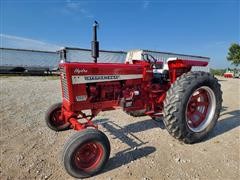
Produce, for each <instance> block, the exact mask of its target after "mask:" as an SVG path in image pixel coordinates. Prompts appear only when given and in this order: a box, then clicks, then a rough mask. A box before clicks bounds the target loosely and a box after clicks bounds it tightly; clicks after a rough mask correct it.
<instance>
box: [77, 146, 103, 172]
mask: <svg viewBox="0 0 240 180" xmlns="http://www.w3.org/2000/svg"><path fill="white" fill-rule="evenodd" d="M73 157H74V163H75V165H76V166H77V167H78V168H79V169H82V170H91V169H94V168H96V167H97V165H98V164H99V162H100V160H101V159H102V157H103V147H102V145H101V144H99V143H97V142H89V143H86V144H83V145H82V146H80V147H79V148H78V149H77V150H76V151H75V153H74V156H73Z"/></svg>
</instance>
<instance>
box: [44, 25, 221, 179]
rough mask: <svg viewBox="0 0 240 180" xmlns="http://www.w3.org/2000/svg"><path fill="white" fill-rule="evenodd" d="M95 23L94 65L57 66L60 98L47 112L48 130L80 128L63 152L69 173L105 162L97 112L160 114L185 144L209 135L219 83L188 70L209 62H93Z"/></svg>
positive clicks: (90, 171)
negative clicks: (95, 122)
mask: <svg viewBox="0 0 240 180" xmlns="http://www.w3.org/2000/svg"><path fill="white" fill-rule="evenodd" d="M96 27H97V24H95V25H94V28H93V29H94V38H93V42H92V43H93V44H92V47H93V57H94V63H81V62H79V63H69V62H65V63H61V64H60V65H59V66H60V71H61V72H60V73H61V82H62V83H61V84H62V102H61V103H57V104H54V105H53V106H51V107H50V108H49V110H48V111H47V113H46V122H47V125H48V127H49V128H51V129H52V130H55V131H63V130H68V129H74V130H76V131H78V134H77V135H76V134H75V135H74V136H73V137H72V138H70V140H69V141H68V142H67V145H66V146H65V149H64V151H63V152H64V154H63V162H64V167H65V169H66V171H67V172H68V173H69V174H70V175H71V176H73V177H75V178H84V177H89V176H93V175H95V174H96V173H98V172H99V171H101V170H102V169H103V168H104V165H105V164H106V162H107V161H108V158H109V155H110V143H109V140H108V138H107V136H106V135H105V134H104V133H103V132H101V131H99V130H98V129H97V125H95V124H94V123H93V121H92V120H93V118H94V117H96V116H97V115H98V113H99V112H101V111H110V110H114V109H116V108H122V110H123V111H124V112H126V113H127V114H129V115H130V116H134V117H138V116H149V117H151V118H152V119H153V120H157V119H159V118H160V119H161V120H163V121H164V124H165V126H166V129H167V131H168V132H169V133H170V135H172V136H173V137H174V138H176V139H178V140H179V141H183V142H184V143H195V142H198V141H200V140H202V139H203V138H205V137H206V136H207V135H208V133H209V132H210V131H211V130H212V129H213V127H214V126H215V124H216V122H217V119H218V117H219V114H220V110H221V106H222V92H221V89H220V84H219V83H218V81H217V79H216V78H215V77H213V76H212V75H211V74H209V73H206V72H200V71H199V72H192V71H191V68H192V66H206V65H207V64H208V62H206V61H199V60H198V61H196V60H195V59H192V60H189V59H188V60H185V59H179V58H171V59H169V60H168V61H167V62H166V63H165V64H163V62H161V61H157V60H156V59H154V58H151V59H149V58H147V59H144V58H143V59H142V60H132V61H131V64H130V63H126V64H124V63H123V64H119V63H97V57H98V42H97V40H96V37H97V36H96ZM147 57H149V56H147ZM164 67H166V68H164ZM85 110H88V111H85ZM111 120H112V121H114V119H111ZM156 136H158V135H157V134H156ZM159 140H161V139H159Z"/></svg>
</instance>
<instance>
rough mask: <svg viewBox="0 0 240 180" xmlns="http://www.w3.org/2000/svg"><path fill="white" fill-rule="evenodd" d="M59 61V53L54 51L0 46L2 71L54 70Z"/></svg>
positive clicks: (0, 68)
mask: <svg viewBox="0 0 240 180" xmlns="http://www.w3.org/2000/svg"><path fill="white" fill-rule="evenodd" d="M58 62H59V54H57V53H56V52H53V51H38V50H27V49H11V48H0V72H8V71H13V72H14V71H21V72H24V71H28V72H36V71H38V72H39V71H52V70H54V69H56V68H57V67H58Z"/></svg>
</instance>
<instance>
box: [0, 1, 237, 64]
mask: <svg viewBox="0 0 240 180" xmlns="http://www.w3.org/2000/svg"><path fill="white" fill-rule="evenodd" d="M0 2H1V3H0V17H1V18H0V30H1V32H0V38H1V46H7V47H15V48H16V47H17V48H30V49H42V48H45V49H49V50H54V49H57V48H59V47H64V46H69V47H80V48H90V41H91V40H92V24H93V22H94V20H97V21H98V22H99V24H100V26H99V29H98V37H99V41H100V49H105V50H124V51H127V50H132V49H148V50H158V51H167V52H175V53H184V54H193V55H201V56H208V57H210V58H211V63H210V67H212V68H226V67H228V66H230V63H229V62H228V61H227V60H226V56H227V52H228V48H229V46H230V44H231V43H239V42H240V0H158V1H157V0H138V1H132V0H129V1H127V0H116V1H114V0H111V1H110V0H103V1H101V0H98V1H97V0H88V1H76V0H21V1H19V0H0Z"/></svg>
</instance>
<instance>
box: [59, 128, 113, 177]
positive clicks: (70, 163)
mask: <svg viewBox="0 0 240 180" xmlns="http://www.w3.org/2000/svg"><path fill="white" fill-rule="evenodd" d="M109 155H110V143H109V140H108V138H107V136H106V135H105V134H104V133H102V132H101V131H98V130H96V129H85V130H83V131H80V132H78V133H77V134H75V135H73V136H72V137H71V138H70V140H69V141H68V142H67V143H66V145H65V149H64V153H63V163H64V167H65V169H66V171H67V172H68V173H69V175H71V176H73V177H75V178H86V177H90V176H92V175H94V174H96V173H98V172H99V171H101V170H102V169H103V167H104V166H105V164H106V163H107V161H108V159H109Z"/></svg>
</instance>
